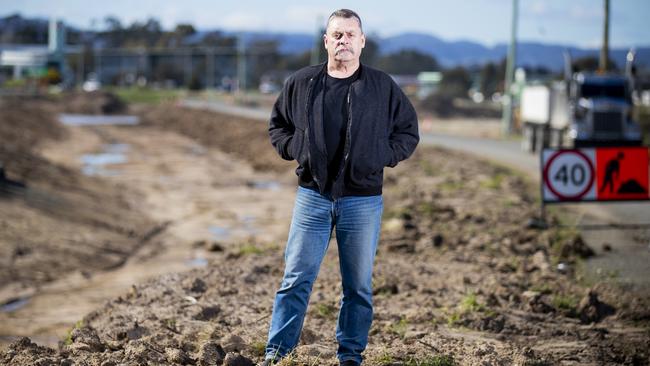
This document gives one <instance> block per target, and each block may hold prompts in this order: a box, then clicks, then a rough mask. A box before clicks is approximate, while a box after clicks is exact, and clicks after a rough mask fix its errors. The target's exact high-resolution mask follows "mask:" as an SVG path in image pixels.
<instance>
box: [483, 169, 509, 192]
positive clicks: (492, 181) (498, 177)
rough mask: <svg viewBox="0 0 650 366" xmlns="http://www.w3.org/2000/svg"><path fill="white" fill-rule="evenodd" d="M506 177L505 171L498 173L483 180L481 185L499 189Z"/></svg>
mask: <svg viewBox="0 0 650 366" xmlns="http://www.w3.org/2000/svg"><path fill="white" fill-rule="evenodd" d="M505 178H506V175H505V174H504V173H496V174H494V175H493V176H491V177H489V178H488V179H485V180H482V181H481V182H480V185H481V187H483V188H487V189H499V188H501V184H502V183H503V180H504V179H505Z"/></svg>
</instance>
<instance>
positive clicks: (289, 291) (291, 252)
mask: <svg viewBox="0 0 650 366" xmlns="http://www.w3.org/2000/svg"><path fill="white" fill-rule="evenodd" d="M323 41H324V43H325V48H326V49H327V55H328V58H327V62H326V63H325V64H321V65H316V66H310V67H306V68H304V69H302V70H299V71H297V72H296V73H295V74H293V75H291V77H289V79H288V80H287V81H286V83H285V85H284V87H283V89H282V92H281V93H280V95H279V97H278V100H277V101H276V103H275V106H274V108H273V111H272V114H271V120H270V124H269V134H270V136H271V143H272V144H273V146H274V147H275V149H276V150H277V151H278V153H279V154H280V156H281V157H282V158H284V159H286V160H294V159H295V160H296V161H297V162H298V164H299V166H298V168H297V169H296V174H297V175H298V177H299V187H298V192H297V196H296V202H295V207H294V211H293V218H292V221H291V227H290V229H289V238H288V241H287V247H286V253H285V271H284V277H283V279H282V284H281V286H280V289H279V290H278V291H277V293H276V297H275V303H274V305H273V315H272V317H271V326H270V329H269V339H268V343H267V346H266V358H265V361H264V363H263V365H271V364H273V363H274V362H275V361H277V360H278V359H280V358H281V357H284V356H285V355H287V353H289V352H291V350H293V348H294V347H295V346H296V345H297V344H298V341H299V338H300V332H301V330H302V325H303V320H304V316H305V311H306V310H307V304H308V301H309V296H310V293H311V290H312V285H313V283H314V281H315V279H316V276H317V274H318V271H319V268H320V264H321V262H322V260H323V257H324V255H325V252H326V251H327V247H328V243H329V239H330V235H331V233H332V230H333V229H334V228H336V240H337V244H338V250H339V262H340V270H341V277H342V285H343V296H342V299H341V304H340V305H341V308H340V311H339V316H338V323H337V329H336V339H337V341H338V344H339V346H338V351H337V357H338V359H339V361H340V362H341V365H360V364H361V361H362V357H361V352H363V351H364V349H365V348H366V345H367V343H368V331H369V329H370V324H371V322H372V314H373V310H372V267H373V262H374V258H375V252H376V249H377V242H378V239H379V231H380V226H381V214H382V210H383V201H382V196H381V193H382V181H383V169H384V167H386V166H390V167H394V166H395V165H397V163H398V162H399V161H401V160H404V159H406V158H408V157H409V156H410V155H411V153H413V151H414V150H415V146H416V145H417V143H418V140H419V137H418V127H417V116H416V114H415V111H414V109H413V106H412V105H411V103H410V102H409V100H408V99H407V98H406V96H405V95H404V93H403V92H402V91H401V90H400V88H399V87H398V86H397V85H396V84H395V83H394V82H393V80H392V79H391V78H390V77H389V76H388V75H386V74H385V73H383V72H381V71H378V70H375V69H372V68H370V67H368V66H365V65H362V64H361V63H360V61H359V57H360V56H361V50H362V49H363V47H364V45H365V35H364V34H363V30H362V27H361V19H360V17H359V16H358V15H357V14H356V13H355V12H353V11H352V10H348V9H341V10H337V11H335V12H334V13H332V15H331V16H330V17H329V19H328V22H327V30H326V34H325V35H324V36H323Z"/></svg>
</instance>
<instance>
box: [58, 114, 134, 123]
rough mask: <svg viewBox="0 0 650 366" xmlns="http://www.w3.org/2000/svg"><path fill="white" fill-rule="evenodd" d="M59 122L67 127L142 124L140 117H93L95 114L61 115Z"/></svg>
mask: <svg viewBox="0 0 650 366" xmlns="http://www.w3.org/2000/svg"><path fill="white" fill-rule="evenodd" d="M59 122H61V123H63V124H64V125H66V126H105V125H127V126H133V125H137V124H139V123H140V118H139V117H138V116H129V115H110V116H104V115H93V114H60V115H59Z"/></svg>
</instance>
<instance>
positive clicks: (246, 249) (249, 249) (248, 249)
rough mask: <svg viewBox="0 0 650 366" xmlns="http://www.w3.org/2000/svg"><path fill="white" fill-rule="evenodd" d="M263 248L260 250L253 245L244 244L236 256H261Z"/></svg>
mask: <svg viewBox="0 0 650 366" xmlns="http://www.w3.org/2000/svg"><path fill="white" fill-rule="evenodd" d="M264 251H265V250H264V248H260V247H258V246H257V245H255V244H254V243H246V244H244V245H242V246H241V247H239V250H237V254H238V255H252V254H263V253H264Z"/></svg>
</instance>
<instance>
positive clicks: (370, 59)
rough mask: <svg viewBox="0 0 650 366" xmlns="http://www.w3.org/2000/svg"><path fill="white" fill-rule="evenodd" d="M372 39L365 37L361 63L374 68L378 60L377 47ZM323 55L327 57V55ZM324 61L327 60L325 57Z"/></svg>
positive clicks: (371, 36)
mask: <svg viewBox="0 0 650 366" xmlns="http://www.w3.org/2000/svg"><path fill="white" fill-rule="evenodd" d="M374 37H375V36H373V35H370V36H368V37H366V46H365V47H364V48H363V51H362V52H361V62H362V63H364V64H366V65H370V66H375V65H376V62H377V61H378V60H379V45H378V44H377V42H375V41H374V40H373V38H374ZM377 38H378V37H377ZM325 55H327V53H326V54H325ZM325 59H327V57H325Z"/></svg>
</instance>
